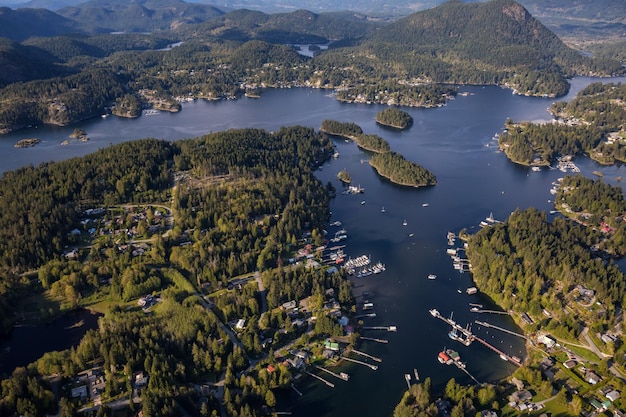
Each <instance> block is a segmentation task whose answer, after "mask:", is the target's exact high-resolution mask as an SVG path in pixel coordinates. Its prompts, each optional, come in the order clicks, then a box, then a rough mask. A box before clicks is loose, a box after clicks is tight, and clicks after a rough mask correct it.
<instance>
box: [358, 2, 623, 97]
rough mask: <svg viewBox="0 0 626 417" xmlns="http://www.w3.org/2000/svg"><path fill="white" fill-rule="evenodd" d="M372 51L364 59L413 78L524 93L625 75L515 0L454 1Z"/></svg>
mask: <svg viewBox="0 0 626 417" xmlns="http://www.w3.org/2000/svg"><path fill="white" fill-rule="evenodd" d="M366 46H367V49H368V51H367V52H364V53H368V54H371V53H373V54H374V55H375V56H376V58H377V59H380V60H386V61H388V62H389V61H391V62H393V61H396V62H399V63H400V64H401V65H403V66H404V68H405V70H406V72H407V74H408V75H409V76H415V77H417V76H420V75H422V76H424V75H426V76H427V77H428V78H430V79H431V80H434V81H440V82H474V83H496V84H506V83H508V84H509V85H510V86H512V87H513V88H516V89H517V90H518V91H519V92H520V93H523V94H534V95H536V94H548V95H560V94H563V93H565V92H566V91H567V83H566V81H565V78H566V77H568V76H571V75H573V74H594V73H603V74H608V73H612V72H615V71H621V66H620V65H619V63H618V62H617V61H615V62H610V61H601V62H600V61H598V62H596V61H592V60H591V59H589V58H585V57H583V56H581V55H580V54H579V53H578V52H576V51H574V50H572V49H570V48H568V47H567V46H566V45H565V44H564V43H563V42H562V41H561V40H559V38H558V37H557V36H556V35H555V34H554V33H552V32H551V31H550V30H548V29H547V28H546V27H545V26H543V25H542V24H541V23H540V22H539V21H538V20H536V19H535V18H533V17H532V16H531V15H530V14H529V13H528V11H527V10H526V9H525V8H524V7H523V6H522V5H520V4H519V3H516V2H515V1H513V0H493V1H489V2H485V3H463V2H461V1H457V0H453V1H449V2H447V3H445V4H443V5H441V6H438V7H435V8H433V9H429V10H426V11H422V12H417V13H414V14H412V15H410V16H407V17H405V18H403V19H400V20H398V21H396V22H394V23H393V24H390V25H388V26H386V27H384V28H382V29H381V30H379V31H378V32H377V33H376V34H375V35H374V36H372V38H371V39H370V40H369V41H368V42H367V44H366ZM417 57H420V59H416V58H417ZM532 80H534V81H532Z"/></svg>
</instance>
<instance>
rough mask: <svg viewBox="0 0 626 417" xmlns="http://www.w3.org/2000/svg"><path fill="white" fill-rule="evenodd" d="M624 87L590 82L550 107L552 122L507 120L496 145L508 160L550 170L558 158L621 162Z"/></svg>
mask: <svg viewBox="0 0 626 417" xmlns="http://www.w3.org/2000/svg"><path fill="white" fill-rule="evenodd" d="M625 102H626V85H622V84H621V83H620V84H614V83H607V84H603V83H600V82H598V83H593V84H590V85H589V86H587V87H586V88H584V89H583V90H581V91H580V92H579V93H578V94H577V95H576V97H575V98H574V99H573V100H571V101H570V102H568V103H566V102H556V103H554V104H553V105H552V106H551V107H550V113H552V115H553V117H554V120H553V121H552V123H543V124H537V123H530V122H515V121H514V120H511V119H507V120H506V122H505V125H504V128H505V130H504V132H502V133H501V134H500V135H499V138H498V146H499V148H500V150H502V151H503V152H504V153H505V155H506V156H507V158H508V159H509V160H511V161H512V162H514V163H516V164H519V165H524V166H550V165H552V164H553V163H554V162H555V161H556V160H557V159H558V158H559V157H562V156H564V155H572V156H577V155H587V156H588V157H589V158H591V159H592V160H594V161H596V162H597V163H599V164H602V165H614V164H616V163H620V162H626V146H624V145H625V143H626V130H625V129H624V126H623V120H624V119H625V118H626V105H624V103H625Z"/></svg>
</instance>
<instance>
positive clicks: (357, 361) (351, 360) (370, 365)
mask: <svg viewBox="0 0 626 417" xmlns="http://www.w3.org/2000/svg"><path fill="white" fill-rule="evenodd" d="M341 359H344V360H347V361H348V362H354V363H358V364H359V365H363V366H367V367H369V368H370V369H371V370H372V371H375V370H377V369H378V365H372V364H371V363H367V362H363V361H359V360H356V359H352V358H348V357H347V356H342V357H341Z"/></svg>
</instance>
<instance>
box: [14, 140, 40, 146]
mask: <svg viewBox="0 0 626 417" xmlns="http://www.w3.org/2000/svg"><path fill="white" fill-rule="evenodd" d="M40 142H41V140H39V138H26V139H20V140H18V141H17V143H16V144H15V145H14V146H15V147H16V148H30V147H31V146H35V145H37V144H38V143H40Z"/></svg>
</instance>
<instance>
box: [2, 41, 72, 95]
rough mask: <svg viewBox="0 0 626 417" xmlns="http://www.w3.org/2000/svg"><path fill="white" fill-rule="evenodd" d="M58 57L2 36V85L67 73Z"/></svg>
mask: <svg viewBox="0 0 626 417" xmlns="http://www.w3.org/2000/svg"><path fill="white" fill-rule="evenodd" d="M55 62H56V59H55V58H54V57H53V56H52V55H49V54H48V53H46V52H45V51H43V50H40V49H38V48H35V47H32V46H24V45H20V44H19V43H16V42H13V41H11V40H9V39H6V38H0V68H2V70H1V71H0V87H3V86H5V85H8V84H11V83H14V82H18V81H31V80H36V79H41V78H49V77H54V76H58V75H61V74H63V73H66V72H67V70H64V69H62V68H61V67H58V66H57V65H56V64H55Z"/></svg>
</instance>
